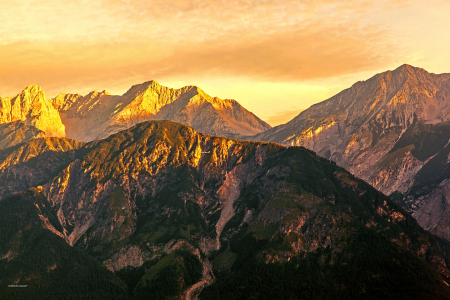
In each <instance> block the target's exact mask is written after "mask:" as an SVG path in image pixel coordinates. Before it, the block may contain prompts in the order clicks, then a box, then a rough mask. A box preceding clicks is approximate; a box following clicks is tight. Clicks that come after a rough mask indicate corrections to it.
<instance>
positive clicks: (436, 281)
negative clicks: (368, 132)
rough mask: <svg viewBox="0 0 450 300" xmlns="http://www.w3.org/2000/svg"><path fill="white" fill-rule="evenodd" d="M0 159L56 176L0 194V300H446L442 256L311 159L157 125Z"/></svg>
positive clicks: (410, 226) (401, 217)
mask: <svg viewBox="0 0 450 300" xmlns="http://www.w3.org/2000/svg"><path fill="white" fill-rule="evenodd" d="M32 143H33V144H32ZM34 149H36V151H35V150H34ZM0 159H1V164H0V165H1V168H2V170H3V171H2V172H3V173H4V174H8V173H9V174H12V173H14V171H15V170H19V169H21V168H22V169H23V170H27V171H26V172H28V174H41V173H39V170H40V169H41V168H42V166H45V167H47V168H48V170H49V171H48V172H46V174H50V175H39V177H40V181H39V182H38V181H36V182H31V183H28V185H25V184H24V185H22V186H21V187H14V188H15V189H13V187H12V186H11V185H12V183H11V182H12V181H8V180H2V181H0V185H1V186H0V191H2V193H1V197H2V199H1V200H0V269H1V270H2V272H0V285H1V286H2V287H3V286H4V285H27V288H26V289H25V288H24V289H6V291H5V292H3V291H1V292H0V293H3V294H2V299H41V298H42V295H45V297H46V298H47V299H60V298H61V297H63V298H66V299H80V298H89V297H91V298H101V297H103V299H105V298H107V299H148V298H152V299H194V298H199V299H366V298H370V299H450V288H449V282H450V269H449V266H448V262H449V261H450V244H449V242H447V241H445V240H443V239H440V238H437V237H435V236H433V235H432V234H430V233H428V232H427V231H425V230H424V229H422V228H421V227H420V226H419V225H418V224H417V222H416V221H415V220H414V218H412V217H411V216H409V215H408V213H407V212H406V211H405V210H403V209H402V208H401V207H400V206H398V205H397V204H395V203H394V202H393V201H392V200H391V199H390V198H388V197H387V196H385V195H384V194H382V193H381V192H379V191H377V190H376V189H374V188H373V187H372V186H370V185H369V184H367V183H366V182H364V181H362V180H360V179H357V178H356V177H354V176H353V175H351V174H350V173H349V172H347V171H346V170H344V169H343V168H341V167H339V166H336V164H335V163H333V162H330V161H329V160H328V159H325V158H322V157H320V156H317V155H316V154H315V153H314V152H312V151H310V150H307V149H305V148H303V147H289V148H287V147H285V146H282V145H279V144H274V143H266V142H249V141H240V140H236V139H227V138H223V137H215V136H210V135H207V134H204V133H199V132H197V131H195V130H194V129H193V128H191V127H188V126H185V125H182V124H179V123H174V122H170V121H148V122H144V123H141V124H138V125H136V126H133V127H131V128H129V129H127V130H124V131H120V132H118V133H115V134H113V135H111V136H109V137H108V138H105V139H103V140H96V141H93V142H90V143H86V144H83V143H77V142H75V141H72V140H68V139H59V138H52V139H48V138H47V139H37V140H33V141H30V142H27V143H25V144H22V145H20V146H16V147H13V148H9V149H6V150H3V151H2V152H0ZM16 174H17V173H16ZM10 176H12V175H10ZM35 176H36V175H35ZM6 178H8V177H6ZM5 182H6V183H5ZM31 186H33V187H31ZM20 190H22V191H20ZM17 192H18V193H17ZM14 193H15V194H14Z"/></svg>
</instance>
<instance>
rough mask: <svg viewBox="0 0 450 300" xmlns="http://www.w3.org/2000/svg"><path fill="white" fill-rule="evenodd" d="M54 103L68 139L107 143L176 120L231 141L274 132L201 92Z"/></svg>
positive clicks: (152, 89)
mask: <svg viewBox="0 0 450 300" xmlns="http://www.w3.org/2000/svg"><path fill="white" fill-rule="evenodd" d="M52 103H53V105H54V107H55V108H56V109H58V110H59V111H60V113H61V118H62V120H63V123H64V124H65V126H66V127H67V129H66V131H67V135H66V136H67V137H69V138H73V139H75V140H79V141H92V140H94V139H101V138H105V137H108V136H109V135H111V134H113V133H116V132H118V131H120V130H124V129H127V128H129V127H131V126H133V125H136V124H138V123H141V122H144V121H147V120H172V121H176V122H180V123H183V124H186V125H189V126H191V127H193V128H195V129H196V130H198V131H201V132H205V133H207V134H211V135H219V136H225V137H240V136H246V135H253V134H256V133H259V132H262V131H265V130H267V129H269V128H270V125H268V124H267V123H265V122H263V121H262V120H260V119H259V118H258V117H256V116H255V115H254V114H252V113H251V112H249V111H247V110H246V109H245V108H243V107H242V106H241V105H240V104H239V103H237V102H236V101H235V100H221V99H219V98H213V97H210V96H208V95H207V94H206V93H205V92H203V91H202V90H201V89H199V88H198V87H195V86H187V87H184V88H181V89H170V88H167V87H164V86H161V85H160V84H158V83H157V82H156V81H149V82H145V83H142V84H139V85H135V86H133V87H131V88H130V89H129V90H128V91H127V92H126V93H125V94H124V95H122V96H111V95H110V94H108V93H107V92H105V91H103V92H97V91H94V92H92V93H90V94H88V95H86V96H84V97H82V96H81V95H74V94H61V95H59V96H58V97H56V98H55V99H52Z"/></svg>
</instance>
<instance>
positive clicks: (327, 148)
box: [253, 65, 450, 236]
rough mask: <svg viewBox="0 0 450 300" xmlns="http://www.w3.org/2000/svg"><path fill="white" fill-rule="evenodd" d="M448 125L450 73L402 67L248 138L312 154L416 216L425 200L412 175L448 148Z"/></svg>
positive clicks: (434, 215)
mask: <svg viewBox="0 0 450 300" xmlns="http://www.w3.org/2000/svg"><path fill="white" fill-rule="evenodd" d="M449 121H450V74H440V75H436V74H431V73H428V72H426V71H425V70H423V69H419V68H415V67H412V66H409V65H403V66H401V67H399V68H398V69H396V70H394V71H388V72H385V73H381V74H378V75H375V76H374V77H372V78H370V79H369V80H367V81H363V82H357V83H355V84H354V85H353V86H352V87H351V88H349V89H346V90H344V91H342V92H341V93H339V94H337V95H336V96H334V97H332V98H330V99H328V100H326V101H323V102H321V103H318V104H315V105H313V106H311V107H310V108H309V109H307V110H305V111H303V112H302V113H300V114H299V115H298V116H297V117H296V118H294V119H293V120H291V121H290V122H288V123H286V124H284V125H281V126H277V127H275V128H273V129H271V130H268V131H267V132H264V133H262V134H259V135H257V136H255V137H254V138H253V139H255V140H264V141H273V142H278V143H282V144H284V145H301V146H304V147H306V148H308V149H311V150H313V151H315V152H317V153H318V154H319V155H321V156H324V157H326V158H329V159H331V160H333V161H335V162H336V163H338V164H339V165H340V166H342V167H344V168H346V169H347V170H349V171H350V172H352V173H353V174H355V175H356V176H358V177H360V178H362V179H364V180H366V181H367V182H369V183H370V184H372V185H373V186H374V187H375V188H377V189H378V190H380V191H381V192H383V193H385V194H387V195H390V194H393V193H396V195H397V196H396V197H395V199H396V200H397V201H398V202H399V203H400V204H402V205H404V206H405V208H407V209H408V210H410V211H411V212H413V213H414V215H417V213H415V212H416V211H417V210H418V209H420V206H421V204H420V203H424V202H423V201H422V200H420V201H419V200H418V198H419V197H424V195H422V194H421V195H419V194H414V193H415V192H414V191H415V190H416V188H415V186H417V184H418V180H419V179H418V178H417V175H418V173H419V171H420V170H421V169H422V168H423V167H424V166H425V165H426V164H428V163H429V162H430V161H431V160H432V158H433V157H434V156H435V155H437V154H438V153H440V152H442V151H444V152H445V151H447V150H445V149H446V147H447V145H448V141H449V139H450V135H449V128H450V127H449V124H450V123H449ZM444 179H445V178H441V179H440V180H441V181H442V180H444ZM439 182H440V181H439ZM430 192H431V191H430ZM397 193H398V194H401V195H403V196H400V195H398V194H397ZM433 193H434V192H433ZM438 194H439V195H441V196H442V197H443V196H444V195H443V194H442V193H439V192H438ZM427 197H428V196H427ZM430 197H431V196H430ZM407 198H408V200H406V199H407ZM432 198H433V199H437V198H435V196H433V197H432ZM413 199H414V200H413ZM430 201H431V202H434V201H437V200H429V202H430ZM406 202H408V203H409V204H408V205H406V204H405V203H406ZM413 202H416V203H415V204H414V205H412V204H413ZM431 202H430V203H431ZM433 207H435V208H436V209H438V207H440V208H442V207H441V205H434V206H433ZM445 207H446V206H445ZM421 215H422V217H421V219H422V220H425V219H427V221H422V222H420V223H421V224H425V223H428V222H430V223H436V222H438V221H439V218H440V216H439V214H438V213H437V212H436V213H434V214H426V215H423V214H421ZM426 216H428V217H426ZM435 218H437V219H435ZM424 222H425V223H424ZM426 228H428V227H426ZM446 230H447V229H446ZM442 236H444V235H442ZM445 236H448V235H447V234H446V235H445Z"/></svg>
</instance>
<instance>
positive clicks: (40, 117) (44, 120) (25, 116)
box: [0, 84, 65, 137]
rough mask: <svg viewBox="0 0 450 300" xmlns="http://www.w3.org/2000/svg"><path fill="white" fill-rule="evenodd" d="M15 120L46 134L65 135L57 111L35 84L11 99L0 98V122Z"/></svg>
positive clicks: (5, 122)
mask: <svg viewBox="0 0 450 300" xmlns="http://www.w3.org/2000/svg"><path fill="white" fill-rule="evenodd" d="M17 121H21V122H24V123H25V124H26V125H28V126H32V127H35V128H36V129H37V130H40V131H42V132H44V133H45V134H46V135H47V136H56V137H64V136H65V127H64V125H63V124H62V122H61V118H60V116H59V113H58V111H57V110H56V109H55V108H54V107H53V105H52V103H50V102H49V101H47V100H45V93H44V92H43V91H42V89H41V87H40V86H38V85H35V84H34V85H30V86H28V87H27V88H26V89H25V90H23V91H22V93H20V94H19V95H17V96H15V97H13V98H12V99H10V98H0V124H7V123H11V122H17Z"/></svg>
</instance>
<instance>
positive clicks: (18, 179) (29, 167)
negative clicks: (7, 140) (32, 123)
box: [0, 138, 83, 199]
mask: <svg viewBox="0 0 450 300" xmlns="http://www.w3.org/2000/svg"><path fill="white" fill-rule="evenodd" d="M82 145H83V144H82V143H79V142H76V141H74V140H69V139H65V138H39V139H33V140H31V141H29V142H26V143H23V144H20V145H17V146H14V147H11V148H8V149H5V150H0V182H1V183H0V199H2V198H4V197H6V196H8V195H13V194H15V193H18V192H22V191H25V190H26V189H28V188H30V187H34V186H38V185H40V184H43V183H46V182H47V181H48V180H50V179H51V178H53V176H55V175H56V174H57V173H58V172H59V171H60V170H61V169H62V168H64V167H66V166H67V165H68V164H69V163H70V162H72V161H73V160H74V159H75V155H76V151H75V150H77V149H79V148H81V146H82Z"/></svg>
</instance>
